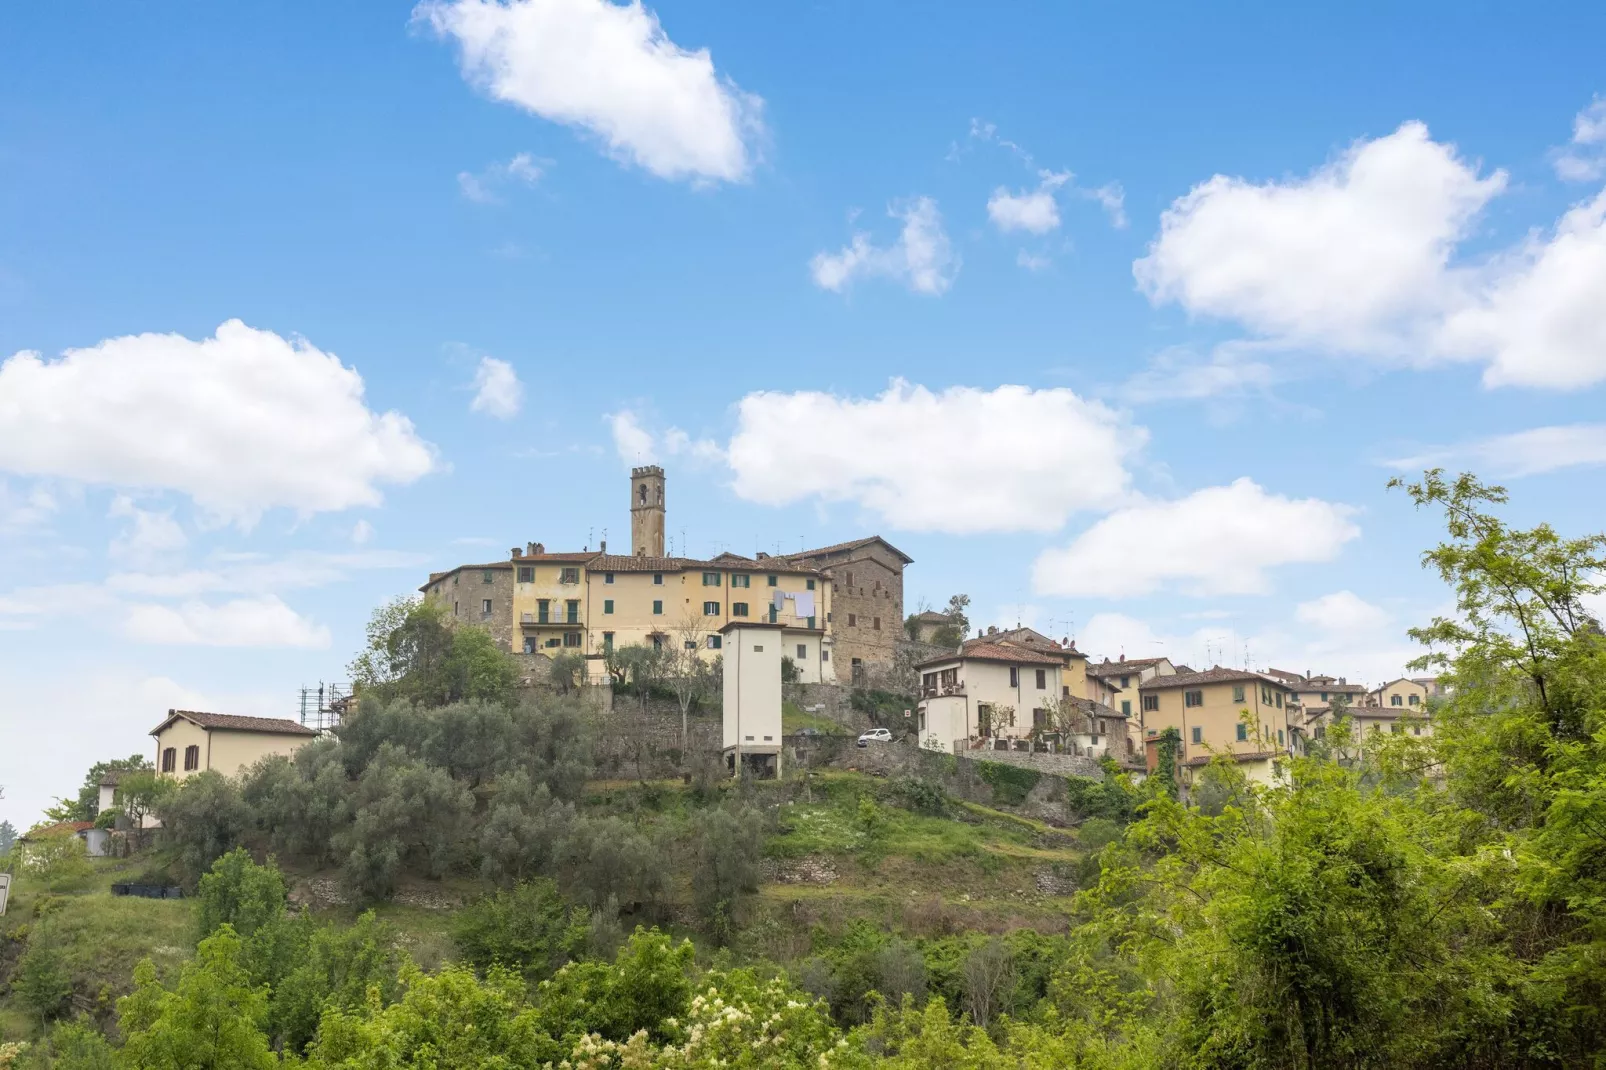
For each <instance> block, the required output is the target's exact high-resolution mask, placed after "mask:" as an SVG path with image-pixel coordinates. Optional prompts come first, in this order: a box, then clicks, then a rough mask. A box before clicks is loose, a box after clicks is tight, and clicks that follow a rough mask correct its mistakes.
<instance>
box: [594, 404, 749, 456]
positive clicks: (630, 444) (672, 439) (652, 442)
mask: <svg viewBox="0 0 1606 1070" xmlns="http://www.w3.org/2000/svg"><path fill="white" fill-rule="evenodd" d="M605 419H606V420H607V422H608V428H609V430H610V431H611V432H612V433H613V447H614V451H615V452H616V453H618V455H619V459H620V460H621V461H623V462H624V464H625V467H627V468H631V467H634V466H636V465H641V464H657V463H659V462H660V461H662V460H663V459H664V458H665V457H681V458H686V459H689V460H692V461H696V462H699V463H711V462H717V461H719V460H721V459H722V458H723V456H724V451H722V450H721V449H720V448H719V444H718V443H717V442H714V441H713V440H712V439H707V438H693V437H692V436H691V435H689V434H687V433H686V432H685V431H682V430H681V429H680V428H678V427H671V428H669V430H667V431H664V432H663V433H661V434H658V433H655V432H653V431H651V430H649V429H648V428H647V426H646V425H645V424H643V423H642V420H641V417H640V416H638V415H637V414H636V413H634V412H631V411H630V410H629V409H623V410H621V411H619V412H616V413H612V414H610V415H609V416H607V417H605Z"/></svg>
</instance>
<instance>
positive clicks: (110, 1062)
mask: <svg viewBox="0 0 1606 1070" xmlns="http://www.w3.org/2000/svg"><path fill="white" fill-rule="evenodd" d="M5 1065H6V1064H5V1063H4V1061H0V1066H5ZM16 1065H17V1068H18V1070H116V1067H117V1052H116V1049H114V1048H113V1047H112V1046H111V1044H110V1043H109V1042H107V1040H106V1035H105V1034H104V1033H102V1032H101V1031H100V1030H99V1029H97V1028H95V1026H94V1025H93V1024H92V1023H91V1022H90V1021H89V1020H88V1019H78V1020H76V1021H71V1022H57V1023H56V1024H55V1025H54V1026H52V1027H51V1029H50V1032H49V1033H47V1034H45V1036H44V1037H43V1038H41V1039H40V1040H39V1042H38V1043H36V1044H35V1045H34V1046H33V1049H32V1050H31V1051H30V1052H29V1053H28V1056H27V1057H26V1058H24V1059H23V1060H22V1061H21V1062H19V1063H17V1064H16Z"/></svg>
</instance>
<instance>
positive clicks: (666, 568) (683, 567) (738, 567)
mask: <svg viewBox="0 0 1606 1070" xmlns="http://www.w3.org/2000/svg"><path fill="white" fill-rule="evenodd" d="M587 567H588V568H589V569H590V570H591V571H592V572H697V571H701V570H703V569H707V570H709V571H710V572H713V571H718V570H720V569H723V570H725V571H727V572H785V573H796V574H799V575H804V576H818V575H820V570H819V569H817V568H807V567H805V566H802V565H794V564H793V563H792V562H790V561H788V560H787V559H786V558H784V557H766V558H764V559H763V560H761V561H755V560H754V559H752V558H749V557H741V556H739V555H737V554H721V555H720V556H719V557H716V558H714V559H713V560H711V561H704V560H702V559H701V558H696V557H636V556H634V555H631V554H593V555H592V556H591V563H590V564H589V565H588V566H587Z"/></svg>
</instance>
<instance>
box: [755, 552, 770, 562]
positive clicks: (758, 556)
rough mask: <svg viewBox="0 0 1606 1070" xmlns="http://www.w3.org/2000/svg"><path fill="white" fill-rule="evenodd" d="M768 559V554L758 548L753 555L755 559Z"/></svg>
mask: <svg viewBox="0 0 1606 1070" xmlns="http://www.w3.org/2000/svg"><path fill="white" fill-rule="evenodd" d="M769 559H770V555H769V554H767V553H765V552H764V551H763V550H760V551H759V552H758V553H756V554H754V555H753V560H755V561H768V560H769Z"/></svg>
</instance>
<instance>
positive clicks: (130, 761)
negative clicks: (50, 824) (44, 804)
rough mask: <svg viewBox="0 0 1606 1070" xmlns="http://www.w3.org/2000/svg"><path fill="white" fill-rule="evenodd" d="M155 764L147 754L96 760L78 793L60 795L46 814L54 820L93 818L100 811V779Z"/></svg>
mask: <svg viewBox="0 0 1606 1070" xmlns="http://www.w3.org/2000/svg"><path fill="white" fill-rule="evenodd" d="M152 768H154V767H153V766H152V765H151V760H150V759H149V758H147V757H145V756H144V755H143V754H131V755H129V756H128V757H127V758H110V759H107V760H106V761H101V762H96V763H95V764H94V765H92V766H90V767H89V772H87V773H85V774H84V782H83V784H81V785H79V788H78V794H77V795H75V796H74V797H72V798H70V799H57V800H56V805H55V806H52V807H50V808H49V809H48V810H46V811H45V816H46V817H48V818H49V819H50V820H52V821H93V820H95V815H96V814H97V813H98V812H99V811H100V782H101V781H102V780H104V779H106V777H107V776H109V775H111V774H113V773H115V774H117V775H119V776H121V775H122V774H125V773H138V772H143V771H149V770H151V769H152Z"/></svg>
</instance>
